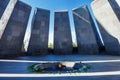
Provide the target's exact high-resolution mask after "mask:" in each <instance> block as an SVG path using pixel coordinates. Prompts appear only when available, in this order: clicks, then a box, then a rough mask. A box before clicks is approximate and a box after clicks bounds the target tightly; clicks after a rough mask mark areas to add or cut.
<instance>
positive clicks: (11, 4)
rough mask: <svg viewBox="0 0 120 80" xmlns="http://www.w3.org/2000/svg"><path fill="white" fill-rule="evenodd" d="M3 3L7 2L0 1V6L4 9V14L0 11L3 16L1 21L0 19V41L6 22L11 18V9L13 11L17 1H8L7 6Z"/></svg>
mask: <svg viewBox="0 0 120 80" xmlns="http://www.w3.org/2000/svg"><path fill="white" fill-rule="evenodd" d="M5 1H7V0H4V1H2V0H1V4H2V5H0V6H1V7H2V8H5V11H4V13H3V10H2V11H0V12H1V13H2V14H3V15H2V17H1V19H0V39H1V37H2V35H3V33H4V31H5V28H6V25H7V23H8V21H9V19H10V16H11V14H12V12H13V9H14V7H15V5H16V2H17V0H10V1H9V4H8V3H5ZM7 2H8V1H7ZM4 3H5V4H4ZM7 4H8V5H7ZM3 5H4V6H3ZM5 5H6V6H7V7H6V6H5ZM1 13H0V14H1Z"/></svg>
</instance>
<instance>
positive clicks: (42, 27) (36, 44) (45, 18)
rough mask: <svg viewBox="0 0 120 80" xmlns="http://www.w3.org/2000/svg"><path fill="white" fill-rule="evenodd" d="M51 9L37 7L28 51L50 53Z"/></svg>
mask: <svg viewBox="0 0 120 80" xmlns="http://www.w3.org/2000/svg"><path fill="white" fill-rule="evenodd" d="M49 22H50V11H49V10H45V9H39V8H37V10H36V13H35V15H34V17H33V23H32V30H31V31H32V32H31V38H30V42H29V46H28V53H32V55H36V54H47V53H48V35H49Z"/></svg>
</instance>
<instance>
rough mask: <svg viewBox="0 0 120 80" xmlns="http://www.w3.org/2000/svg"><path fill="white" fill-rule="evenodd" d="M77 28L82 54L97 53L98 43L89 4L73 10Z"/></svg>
mask: <svg viewBox="0 0 120 80" xmlns="http://www.w3.org/2000/svg"><path fill="white" fill-rule="evenodd" d="M73 17H74V23H75V30H76V36H77V43H78V51H79V53H80V54H82V53H83V54H85V53H87V54H93V53H95V54H97V53H98V44H97V40H96V36H95V34H96V33H95V31H94V27H95V25H94V24H93V21H92V18H91V15H90V12H89V10H88V8H87V6H83V7H80V8H77V9H75V10H73Z"/></svg>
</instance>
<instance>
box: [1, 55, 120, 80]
mask: <svg viewBox="0 0 120 80" xmlns="http://www.w3.org/2000/svg"><path fill="white" fill-rule="evenodd" d="M45 61H76V62H79V61H82V62H84V63H87V64H89V65H91V69H90V70H89V71H88V72H87V73H88V74H86V73H85V74H84V73H81V74H69V75H67V76H65V75H59V74H58V76H53V75H51V77H50V76H49V77H45V76H44V75H43V77H41V76H42V75H40V74H36V75H38V76H36V75H35V76H33V77H36V78H32V76H31V78H27V77H30V76H29V75H27V77H26V78H22V77H23V76H22V77H21V78H20V77H19V75H20V74H34V73H30V72H29V71H28V70H27V68H28V66H29V65H31V64H33V63H39V62H45ZM0 69H1V70H0V77H1V75H2V74H5V75H7V74H8V76H9V74H18V77H19V78H9V77H8V78H6V76H5V77H4V78H2V77H1V78H0V80H48V79H49V80H120V57H119V56H107V55H104V56H103V55H101V56H100V55H69V56H68V55H65V56H62V55H61V56H53V55H49V56H42V57H21V58H16V59H15V60H11V61H10V60H0Z"/></svg>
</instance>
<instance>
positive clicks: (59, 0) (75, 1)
mask: <svg viewBox="0 0 120 80" xmlns="http://www.w3.org/2000/svg"><path fill="white" fill-rule="evenodd" d="M21 1H23V2H25V3H27V4H28V5H30V6H31V7H32V11H31V15H30V19H29V23H28V28H27V32H26V37H25V42H28V40H29V35H30V28H31V20H32V16H33V13H34V10H35V8H36V7H38V8H43V9H48V10H50V12H51V16H50V29H49V43H53V36H54V35H53V32H54V31H53V29H54V12H55V11H59V10H68V12H69V18H70V25H71V31H72V39H73V42H76V36H75V30H74V22H73V16H72V9H74V8H78V7H81V6H83V5H88V6H89V7H90V3H91V2H92V1H93V0H21Z"/></svg>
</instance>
